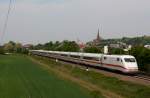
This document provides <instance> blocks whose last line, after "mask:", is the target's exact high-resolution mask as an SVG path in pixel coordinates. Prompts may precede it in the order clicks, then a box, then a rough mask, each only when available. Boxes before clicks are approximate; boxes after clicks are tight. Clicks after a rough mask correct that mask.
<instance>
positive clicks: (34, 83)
mask: <svg viewBox="0 0 150 98" xmlns="http://www.w3.org/2000/svg"><path fill="white" fill-rule="evenodd" d="M0 98H91V95H90V93H89V92H88V91H86V90H84V89H83V88H81V87H80V86H78V85H77V84H74V83H72V82H69V81H66V80H63V79H60V78H59V77H58V76H57V75H55V74H54V73H50V72H47V70H44V69H42V68H41V67H40V66H38V65H37V64H35V63H33V62H32V61H30V60H29V59H28V58H27V57H26V56H21V55H0Z"/></svg>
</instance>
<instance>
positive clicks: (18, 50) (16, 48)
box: [14, 43, 22, 53]
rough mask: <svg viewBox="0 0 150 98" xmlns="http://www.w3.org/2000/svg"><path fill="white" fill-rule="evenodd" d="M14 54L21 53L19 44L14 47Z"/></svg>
mask: <svg viewBox="0 0 150 98" xmlns="http://www.w3.org/2000/svg"><path fill="white" fill-rule="evenodd" d="M14 52H16V53H21V52H22V45H21V43H16V44H15V47H14Z"/></svg>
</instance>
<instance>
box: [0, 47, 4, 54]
mask: <svg viewBox="0 0 150 98" xmlns="http://www.w3.org/2000/svg"><path fill="white" fill-rule="evenodd" d="M0 54H5V52H4V49H3V47H2V46H0Z"/></svg>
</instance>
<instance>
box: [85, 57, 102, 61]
mask: <svg viewBox="0 0 150 98" xmlns="http://www.w3.org/2000/svg"><path fill="white" fill-rule="evenodd" d="M84 59H87V60H96V61H99V58H95V57H84Z"/></svg>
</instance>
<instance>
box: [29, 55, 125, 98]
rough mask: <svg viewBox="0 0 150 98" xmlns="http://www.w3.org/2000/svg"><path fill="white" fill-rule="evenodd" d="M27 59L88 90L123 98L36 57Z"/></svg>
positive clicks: (107, 96)
mask: <svg viewBox="0 0 150 98" xmlns="http://www.w3.org/2000/svg"><path fill="white" fill-rule="evenodd" d="M29 59H30V60H31V61H32V62H34V63H37V64H38V65H41V66H40V67H41V68H43V69H45V70H47V71H48V72H54V73H55V74H57V75H58V76H59V77H61V78H63V79H67V80H70V81H72V82H74V83H77V84H78V85H80V86H82V87H84V88H86V89H88V90H89V91H98V92H101V94H102V95H103V96H104V97H106V98H123V97H122V96H120V95H118V94H115V93H113V92H110V91H108V90H105V89H102V88H99V87H97V86H96V85H94V84H92V83H89V82H87V81H83V80H81V79H78V78H75V77H73V76H72V75H70V74H67V73H65V72H62V71H60V70H58V69H56V68H51V67H50V66H48V65H47V64H44V63H42V62H40V61H37V60H36V59H34V58H31V57H29Z"/></svg>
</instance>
